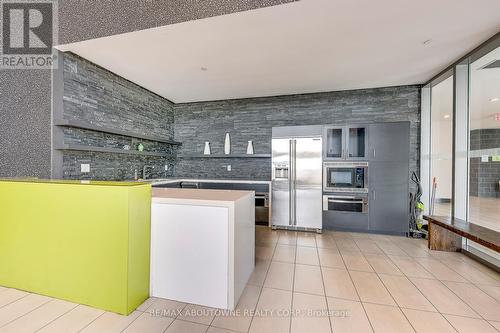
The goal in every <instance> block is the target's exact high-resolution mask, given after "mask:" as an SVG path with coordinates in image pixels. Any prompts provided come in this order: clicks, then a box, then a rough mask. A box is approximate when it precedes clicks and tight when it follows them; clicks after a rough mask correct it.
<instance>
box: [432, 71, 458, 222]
mask: <svg viewBox="0 0 500 333" xmlns="http://www.w3.org/2000/svg"><path fill="white" fill-rule="evenodd" d="M430 167H431V168H430V169H431V203H430V204H431V209H432V207H433V209H432V211H431V214H433V215H440V216H451V215H452V214H451V208H452V205H451V200H452V198H453V195H452V188H453V185H452V182H453V76H449V77H447V78H446V79H444V80H440V81H439V83H437V84H433V85H432V89H431V161H430Z"/></svg>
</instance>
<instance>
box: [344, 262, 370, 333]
mask: <svg viewBox="0 0 500 333" xmlns="http://www.w3.org/2000/svg"><path fill="white" fill-rule="evenodd" d="M341 257H342V254H341ZM363 257H364V256H363ZM342 260H344V258H342ZM365 260H366V258H365ZM368 264H370V263H368ZM344 265H345V266H346V269H347V275H348V276H349V279H350V280H351V283H352V285H353V287H354V291H356V295H357V296H358V299H359V303H360V304H361V306H362V307H363V311H364V312H365V316H366V319H367V320H368V323H369V324H370V327H371V329H372V332H375V328H374V327H373V323H372V321H371V319H370V317H369V316H368V312H366V308H365V305H364V304H363V301H362V299H361V296H359V292H358V289H357V288H356V285H355V284H354V280H353V279H352V276H351V273H350V272H349V268H348V267H347V265H346V263H345V262H344ZM370 267H371V265H370ZM372 269H373V267H372Z"/></svg>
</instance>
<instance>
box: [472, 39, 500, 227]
mask: <svg viewBox="0 0 500 333" xmlns="http://www.w3.org/2000/svg"><path fill="white" fill-rule="evenodd" d="M499 59H500V47H499V48H497V49H495V50H493V51H492V52H490V53H488V54H486V55H485V56H483V57H481V58H480V59H478V60H476V61H474V62H473V63H471V65H470V113H469V119H470V125H469V147H470V148H469V149H470V150H469V220H470V221H471V222H473V223H476V224H480V225H483V226H486V227H488V228H491V229H494V230H497V231H500V191H499V184H500V61H499Z"/></svg>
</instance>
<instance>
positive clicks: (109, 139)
mask: <svg viewBox="0 0 500 333" xmlns="http://www.w3.org/2000/svg"><path fill="white" fill-rule="evenodd" d="M63 118H64V119H66V120H73V121H77V122H79V123H83V124H85V125H89V126H94V127H98V128H99V129H102V130H118V131H124V132H126V133H130V135H131V136H125V135H116V134H110V133H105V132H101V131H98V130H96V131H94V130H88V129H80V128H75V127H64V128H63V131H62V133H63V144H65V145H83V146H87V147H90V148H91V147H103V148H113V149H120V150H121V151H122V152H126V151H127V150H126V149H125V147H126V146H129V149H130V150H132V151H133V150H137V146H138V145H139V144H140V143H142V144H143V145H144V151H147V152H156V153H163V154H165V155H166V156H145V155H136V154H126V153H114V152H109V153H108V152H106V153H103V152H88V151H74V150H65V151H63V157H62V164H63V165H62V174H63V178H65V179H101V180H124V179H133V178H134V176H135V171H136V170H137V172H138V176H139V177H142V176H143V175H142V170H143V166H144V165H151V166H154V169H153V170H152V176H153V177H155V178H164V177H167V176H172V175H173V173H174V166H175V156H176V149H177V146H175V145H172V144H168V143H163V142H158V141H152V140H144V139H140V138H135V137H133V136H134V135H139V136H140V135H148V136H156V137H161V138H163V139H166V140H173V137H174V126H173V123H174V105H173V103H171V102H170V101H168V100H166V99H165V98H162V97H160V96H158V95H156V94H154V93H152V92H150V91H148V90H146V89H144V88H142V87H140V86H138V85H136V84H134V83H132V82H130V81H128V80H125V79H124V78H122V77H120V76H117V75H116V74H114V73H112V72H109V71H107V70H105V69H103V68H101V67H99V66H96V65H95V64H93V63H91V62H88V61H86V60H85V59H82V58H80V57H78V56H76V55H73V54H69V53H66V54H65V55H64V96H63ZM81 164H90V173H81V172H80V171H81V168H80V165H81ZM165 166H167V167H168V171H165ZM150 174H151V171H150Z"/></svg>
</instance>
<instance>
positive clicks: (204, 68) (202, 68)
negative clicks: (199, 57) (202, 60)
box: [200, 67, 208, 72]
mask: <svg viewBox="0 0 500 333" xmlns="http://www.w3.org/2000/svg"><path fill="white" fill-rule="evenodd" d="M200 69H201V70H202V71H204V72H205V71H207V69H208V68H206V67H200Z"/></svg>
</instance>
